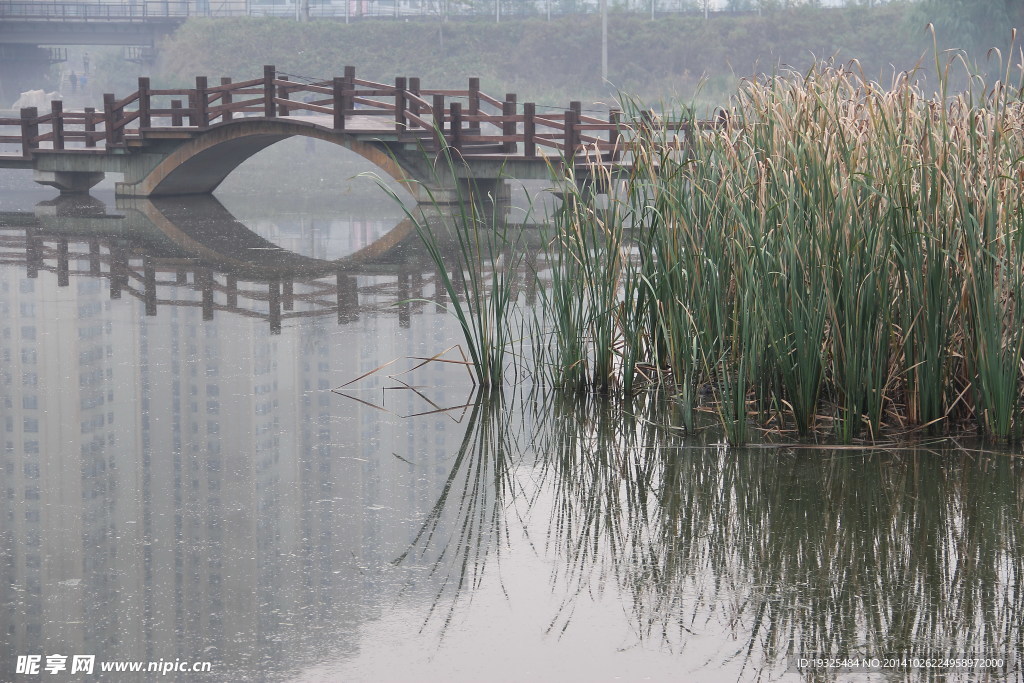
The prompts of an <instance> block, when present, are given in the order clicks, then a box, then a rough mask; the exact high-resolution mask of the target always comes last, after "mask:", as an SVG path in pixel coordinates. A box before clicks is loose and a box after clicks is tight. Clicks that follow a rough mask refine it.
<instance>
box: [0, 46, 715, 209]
mask: <svg viewBox="0 0 1024 683" xmlns="http://www.w3.org/2000/svg"><path fill="white" fill-rule="evenodd" d="M538 109H539V108H538V106H537V105H536V104H535V103H532V102H525V103H519V102H518V101H517V98H516V95H515V94H512V93H509V94H506V95H505V97H504V99H501V100H499V99H497V98H494V97H491V96H490V95H487V94H486V93H484V92H482V91H481V90H480V81H479V79H477V78H471V79H469V84H468V87H467V89H465V90H430V89H424V88H421V86H420V80H419V79H418V78H408V79H407V78H404V77H401V78H396V79H395V82H394V84H384V83H376V82H373V81H368V80H364V79H360V78H356V75H355V69H354V68H353V67H345V70H344V75H343V76H340V77H334V78H331V79H326V80H312V79H300V78H297V77H294V76H290V75H288V74H283V73H279V72H278V71H277V70H276V69H275V67H273V66H266V67H264V70H263V77H262V78H256V79H252V80H247V81H240V82H233V81H232V80H231V79H230V78H221V79H220V82H219V83H218V84H216V85H211V84H210V82H209V79H208V78H206V77H203V76H200V77H197V78H196V83H195V87H194V88H186V89H156V88H153V87H151V85H150V80H149V79H148V78H140V79H139V83H138V90H137V91H135V92H133V93H131V94H130V95H128V96H126V97H123V98H120V99H119V98H117V97H116V96H115V95H113V94H106V95H104V97H103V111H97V110H96V109H95V108H86V109H85V110H83V111H69V110H67V111H66V110H65V109H64V106H63V102H61V101H59V100H55V101H53V102H52V103H51V105H50V111H49V112H43V113H41V112H40V111H39V110H38V108H35V107H30V108H24V109H22V110H21V111H20V112H19V116H18V117H16V118H0V168H4V167H6V168H24V169H31V170H32V171H33V172H34V174H35V180H36V181H37V182H39V183H42V184H46V185H52V186H54V187H56V188H58V189H59V190H60V191H61V192H62V193H74V192H87V191H88V190H89V188H91V187H92V186H93V185H95V184H96V183H97V182H99V181H100V180H101V179H102V178H103V177H104V174H105V173H108V172H113V173H121V174H123V175H124V182H122V183H119V184H118V185H117V194H118V195H122V196H137V197H157V196H172V195H188V194H204V193H209V192H212V191H213V190H214V189H215V188H216V187H217V186H218V185H219V184H220V182H221V181H222V180H223V179H224V178H225V177H227V175H228V174H229V173H231V171H232V170H234V169H235V168H236V167H237V166H238V165H239V164H241V163H242V162H243V161H245V160H246V159H247V158H249V157H250V156H252V155H253V154H255V153H257V152H259V151H260V150H262V149H264V148H266V147H268V146H269V145H272V144H274V143H275V142H278V141H280V140H283V139H285V138H288V137H293V136H305V137H310V138H316V139H320V140H325V141H328V142H332V143H335V144H338V145H341V146H343V147H347V148H348V149H351V150H352V151H354V152H355V153H357V154H359V155H361V156H363V157H365V158H366V159H368V160H369V161H371V162H372V163H374V164H375V165H376V166H378V167H379V168H380V169H381V170H382V171H384V172H385V173H387V174H388V175H390V176H391V177H393V178H395V179H396V180H399V181H401V182H404V183H408V185H407V186H408V187H409V188H410V191H411V192H412V193H413V194H414V195H416V196H417V198H418V199H420V200H421V201H435V202H450V201H457V200H458V198H459V197H461V196H464V195H465V192H466V190H467V188H472V190H473V191H475V192H482V193H487V192H492V193H494V194H493V196H494V197H500V196H501V195H502V194H503V188H504V187H505V183H504V180H506V179H512V178H515V179H521V180H528V179H538V180H551V179H552V177H553V176H554V178H555V179H556V180H557V179H565V178H570V177H571V178H572V179H574V180H576V181H577V182H586V183H598V184H599V183H600V180H601V179H607V178H609V177H613V176H615V175H617V174H620V173H623V172H626V171H628V169H629V152H630V147H631V141H632V140H633V139H634V138H635V134H636V130H637V128H638V126H640V125H645V126H652V125H657V126H658V127H659V128H660V129H661V131H662V132H663V133H664V134H665V138H666V139H667V141H668V142H669V143H670V144H674V145H676V146H677V147H678V148H682V147H683V146H685V144H686V141H687V139H689V138H690V137H691V136H692V135H693V132H694V131H695V130H700V129H702V128H708V127H712V126H714V125H715V123H714V122H709V121H679V122H663V121H662V122H658V123H657V124H655V123H654V122H655V119H654V118H648V117H645V118H643V119H642V120H641V121H639V122H632V121H625V120H623V117H622V114H621V112H620V111H618V110H615V109H612V110H611V111H610V112H609V114H608V116H607V118H599V117H594V116H591V115H589V114H586V113H584V112H583V109H582V107H581V105H580V103H579V102H571V103H570V104H569V106H568V107H566V108H564V109H555V110H552V109H549V108H545V111H538ZM4 150H6V151H4Z"/></svg>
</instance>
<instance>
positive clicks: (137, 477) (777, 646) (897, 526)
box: [0, 174, 1024, 681]
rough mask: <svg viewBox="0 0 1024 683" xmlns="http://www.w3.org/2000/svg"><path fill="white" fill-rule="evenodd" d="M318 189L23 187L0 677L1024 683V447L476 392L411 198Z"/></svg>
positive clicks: (10, 290) (9, 257) (8, 311)
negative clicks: (789, 431) (840, 439)
mask: <svg viewBox="0 0 1024 683" xmlns="http://www.w3.org/2000/svg"><path fill="white" fill-rule="evenodd" d="M321 180H322V179H321ZM236 182H237V183H241V186H242V190H244V189H245V185H246V182H251V180H250V181H246V180H244V178H243V180H241V181H236ZM296 182H297V183H299V184H300V185H302V184H305V185H306V186H307V187H310V188H312V189H310V190H309V192H308V193H307V194H306V195H300V197H299V198H298V199H296V198H295V197H290V198H285V199H281V197H279V196H278V195H275V194H273V193H272V192H269V191H267V192H262V191H259V192H253V191H250V192H245V191H239V188H238V187H237V186H236V187H235V188H234V191H231V190H232V188H230V187H229V188H228V190H229V191H226V192H225V193H224V194H222V195H220V196H219V200H210V199H205V200H202V201H198V200H194V201H188V202H169V201H165V202H141V201H136V202H125V201H120V200H115V199H114V197H113V196H112V193H111V192H110V191H109V190H106V189H102V188H101V189H100V190H99V191H97V192H96V193H94V196H95V198H94V199H92V200H88V201H82V200H79V201H75V202H68V201H63V200H62V201H57V200H56V198H55V195H54V193H51V192H49V191H46V190H41V189H40V190H36V189H33V187H32V186H31V182H30V181H28V180H26V179H24V178H21V177H20V176H19V177H14V175H13V174H12V175H11V176H7V177H5V180H4V184H3V188H4V189H3V190H2V193H0V467H2V470H0V471H2V484H3V485H2V487H0V500H2V516H0V573H2V579H0V643H2V647H0V680H3V681H8V680H15V681H17V680H32V679H33V678H32V677H30V676H23V675H19V674H18V673H16V670H17V667H18V664H19V661H20V662H21V663H22V665H25V664H26V663H27V662H28V660H26V659H24V658H25V657H27V656H33V655H38V656H40V657H41V660H40V667H41V671H42V674H41V677H42V678H43V680H93V679H94V678H95V679H97V680H113V681H121V680H127V681H131V680H154V678H160V676H155V675H154V674H152V673H150V674H148V675H147V674H129V673H113V672H108V673H102V672H101V671H100V667H101V664H103V663H108V664H109V663H114V662H142V663H143V664H144V665H148V663H149V662H157V663H159V665H161V666H163V665H164V664H165V663H166V664H170V663H173V664H175V665H176V666H177V665H181V664H182V663H184V662H187V663H190V664H191V663H195V662H209V663H210V672H208V673H189V672H181V671H171V672H170V673H168V674H167V675H166V676H163V677H162V678H164V679H166V680H182V681H193V680H194V681H481V680H488V681H492V680H502V681H504V680H507V681H523V680H537V681H614V680H624V681H633V680H655V681H735V680H755V679H761V680H793V681H799V680H833V679H841V680H858V681H862V680H893V681H896V680H906V679H908V678H909V679H918V680H932V679H933V673H934V672H933V671H932V670H930V669H927V668H925V667H924V662H922V664H921V666H919V667H917V668H911V669H910V670H909V671H907V670H902V669H888V670H886V669H885V668H884V665H885V664H886V663H889V662H886V660H885V658H886V657H896V656H901V657H917V658H922V659H924V658H964V657H979V658H997V659H1000V660H1003V665H1002V666H1001V667H992V668H988V669H974V670H972V671H970V672H960V673H956V674H949V675H945V674H944V676H945V677H944V678H943V680H1004V679H1009V680H1019V679H1020V676H1021V673H1020V669H1019V662H1018V660H1017V658H1018V655H1019V653H1020V651H1021V650H1022V649H1024V555H1022V553H1024V546H1022V542H1024V528H1022V521H1024V485H1022V481H1024V480H1022V478H1021V474H1022V471H1021V470H1022V461H1021V459H1020V457H1019V452H1018V451H1010V450H1007V449H1000V448H992V447H989V446H986V445H985V444H981V443H978V442H974V441H971V440H967V439H965V440H960V441H935V442H923V443H918V444H914V445H908V446H904V447H900V448H890V449H883V448H875V449H856V448H842V449H834V448H828V447H823V446H813V445H807V444H804V445H802V446H801V445H793V444H790V445H782V446H778V445H776V446H771V447H769V446H764V445H762V446H755V447H751V448H746V449H739V450H737V449H728V448H726V447H725V446H723V445H722V444H721V443H720V441H721V439H720V438H719V436H718V435H717V433H716V432H715V430H714V429H713V428H708V429H705V430H702V431H698V432H697V433H693V434H686V433H685V432H683V431H682V430H681V429H679V428H677V427H675V426H674V425H675V424H676V422H677V420H676V419H675V417H674V415H673V411H672V409H671V406H667V405H665V403H664V402H662V401H659V400H655V399H649V398H640V399H637V400H635V401H632V402H628V403H622V402H615V401H603V400H599V399H597V398H593V397H591V398H578V397H576V398H574V397H566V396H559V395H556V394H552V393H550V392H545V391H543V390H542V389H541V388H538V387H530V386H527V385H519V386H510V387H507V388H506V390H505V391H503V392H502V393H501V394H500V395H499V396H489V397H484V398H481V397H480V396H478V395H477V394H476V393H475V392H474V390H473V387H472V385H471V382H470V380H469V378H468V375H467V372H466V369H465V367H463V366H461V365H459V364H458V363H443V362H439V361H437V360H435V361H433V362H427V363H425V364H424V363H423V361H422V360H418V359H423V358H429V357H433V356H435V355H437V354H443V356H442V358H444V359H449V360H458V359H459V355H458V349H453V348H452V347H453V346H454V345H455V344H457V343H458V342H459V332H458V328H457V326H456V325H455V324H454V323H453V320H452V319H451V318H450V317H449V316H448V315H447V314H446V313H445V312H444V311H443V310H441V308H440V306H439V305H441V306H443V304H444V303H445V297H444V296H443V293H442V292H441V291H440V289H439V287H438V277H437V274H436V271H435V270H434V268H433V266H432V264H431V263H430V262H429V260H428V259H427V258H426V257H425V255H424V254H423V253H422V250H421V249H419V248H418V243H417V238H416V236H415V234H414V233H413V232H411V231H410V229H409V225H408V224H403V214H402V211H401V210H400V209H399V208H398V207H396V206H394V205H392V204H390V203H389V202H388V200H386V199H383V198H382V197H381V196H379V195H373V194H372V192H371V191H370V190H367V189H366V187H365V185H360V186H359V189H357V190H349V189H347V190H345V191H344V192H339V191H337V189H336V188H335V189H327V190H324V189H323V188H322V187H320V186H319V185H318V184H317V183H316V182H312V181H308V182H307V181H302V180H298V181H296ZM328 184H329V183H328ZM371 190H372V188H371ZM320 192H326V193H327V194H330V195H331V200H330V201H321V199H320V198H318V193H320ZM337 259H342V261H341V262H339V263H331V261H335V260H337ZM343 385H344V386H343ZM332 389H337V391H332ZM56 655H60V656H62V657H67V660H66V667H67V668H66V669H64V670H60V671H59V672H58V673H56V674H53V675H49V674H47V673H46V670H45V667H46V664H47V657H48V656H56ZM73 655H92V656H94V657H95V660H94V666H95V671H94V673H93V674H92V675H82V674H79V673H76V674H74V675H72V674H71V673H70V669H71V665H72V660H71V657H72V656H73ZM814 656H820V657H834V658H843V659H858V660H859V661H860V664H863V663H864V659H865V658H867V659H868V660H869V662H868V666H867V667H866V668H864V667H862V668H861V669H860V670H859V671H857V672H848V671H847V672H844V671H843V670H842V669H835V668H833V669H827V670H826V669H824V668H817V669H815V668H813V667H810V668H808V667H805V668H804V671H803V673H801V672H799V671H796V670H795V669H794V668H793V667H792V666H791V664H792V661H791V658H792V657H808V658H810V657H814ZM19 658H20V660H19ZM872 658H877V659H878V662H877V664H876V663H874V662H871V661H870V660H871V659H872ZM62 661H63V660H61V659H60V658H59V657H58V658H56V659H54V660H52V662H51V663H53V664H57V665H59V664H61V663H62ZM847 663H849V662H847Z"/></svg>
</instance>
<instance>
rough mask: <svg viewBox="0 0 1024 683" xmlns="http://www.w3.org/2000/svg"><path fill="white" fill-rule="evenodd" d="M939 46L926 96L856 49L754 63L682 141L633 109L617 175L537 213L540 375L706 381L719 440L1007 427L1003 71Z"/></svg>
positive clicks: (1009, 123) (1011, 220)
mask: <svg viewBox="0 0 1024 683" xmlns="http://www.w3.org/2000/svg"><path fill="white" fill-rule="evenodd" d="M936 66H937V67H940V68H938V69H937V70H938V71H939V72H940V73H942V74H943V77H942V79H941V80H940V83H939V89H938V92H937V93H936V94H935V95H933V96H926V95H925V94H924V92H925V91H924V89H923V86H922V85H921V84H920V83H919V82H918V81H917V80H915V77H914V74H907V73H903V74H899V75H897V76H896V77H895V78H894V79H893V81H892V83H891V85H889V86H888V87H882V86H880V85H879V84H878V83H876V82H872V81H870V80H868V79H867V78H865V77H864V76H863V74H861V73H860V72H858V70H857V68H856V64H852V65H849V66H847V67H842V68H841V67H836V66H832V65H819V66H817V67H815V68H814V69H812V70H811V71H809V72H808V73H806V74H797V73H780V74H777V75H775V76H773V77H770V78H765V79H762V80H751V81H748V82H746V83H745V84H744V85H743V86H742V87H741V89H740V90H739V92H738V93H737V95H736V96H735V97H734V99H733V101H732V102H731V106H730V108H729V109H728V113H727V114H723V116H722V117H721V119H720V121H721V125H719V126H718V127H717V128H715V129H713V130H708V131H703V132H701V133H699V134H696V135H691V136H690V137H689V140H688V142H689V144H687V145H686V146H685V149H683V150H680V145H679V144H678V143H677V141H676V140H677V138H672V139H669V136H668V135H667V134H666V133H665V132H664V127H661V126H658V125H643V124H642V123H641V124H640V125H637V126H635V127H633V128H630V129H629V130H628V134H629V136H630V137H631V138H632V141H633V145H634V147H633V151H632V155H633V165H632V170H631V174H630V176H629V177H628V179H626V181H625V184H624V185H625V188H626V189H625V192H623V193H621V194H620V195H618V196H616V197H614V198H613V200H612V202H611V207H610V208H609V209H608V210H603V211H599V210H597V209H595V208H594V205H593V203H592V202H591V201H588V197H587V196H586V192H587V189H586V187H585V186H584V185H583V184H582V183H579V184H577V186H579V187H580V188H581V189H579V190H577V195H576V196H572V194H571V193H570V197H569V198H568V200H567V201H566V202H565V207H564V210H563V211H562V212H561V214H560V215H559V216H558V217H557V218H556V220H555V222H554V226H553V234H552V236H551V239H550V241H549V248H548V253H547V259H546V262H547V267H548V270H547V271H546V272H545V273H544V277H545V279H546V283H545V287H546V289H544V291H545V295H544V296H543V297H542V309H541V312H540V313H539V314H538V315H537V318H536V320H537V324H536V326H535V330H534V332H535V334H536V335H537V336H538V337H539V338H543V339H544V340H545V342H544V343H543V344H539V345H537V344H535V346H537V348H536V350H535V353H534V354H533V356H532V357H533V359H534V361H535V362H536V363H537V364H538V365H539V366H541V367H542V368H544V369H545V370H546V372H545V373H544V376H545V377H546V378H547V380H548V381H549V382H550V383H551V384H553V385H555V386H560V387H564V388H566V389H575V390H579V389H584V388H588V389H592V390H597V391H603V392H615V391H622V392H625V393H631V392H634V391H636V390H637V389H638V388H641V387H643V386H645V385H650V384H657V385H661V386H666V387H670V388H671V389H672V391H673V392H674V394H675V396H676V398H677V400H678V401H680V402H681V403H682V404H683V414H684V415H692V412H693V410H694V409H695V408H697V407H698V406H699V404H700V403H701V397H702V395H703V396H704V397H707V398H709V399H710V400H709V401H708V404H709V405H713V406H714V407H715V409H716V410H717V413H718V415H719V416H720V419H721V422H722V425H723V427H724V429H725V432H726V435H727V437H728V440H729V441H730V442H731V443H733V444H742V443H744V442H745V441H746V440H747V438H748V429H749V426H750V425H751V424H752V423H753V421H754V420H756V421H758V422H759V423H760V424H761V425H762V426H764V427H769V428H775V429H785V430H795V431H796V432H798V433H799V434H801V435H807V434H810V433H812V432H815V431H821V430H826V431H829V430H831V431H832V432H833V433H834V435H835V438H837V439H838V440H839V441H841V442H844V443H847V442H850V441H852V440H854V439H858V438H865V437H866V438H876V437H877V436H878V435H879V434H880V433H881V432H882V430H884V429H898V430H901V431H911V430H930V431H936V430H963V429H973V428H977V429H978V430H980V431H981V432H982V433H984V434H985V435H987V436H989V437H991V438H995V439H1008V440H1015V441H1016V440H1019V439H1020V438H1021V436H1022V426H1024V421H1022V401H1021V391H1022V386H1024V382H1022V379H1024V375H1022V350H1024V307H1022V306H1020V305H1019V304H1018V302H1020V301H1021V300H1022V295H1024V291H1022V287H1024V233H1022V226H1024V189H1022V182H1024V135H1022V133H1024V105H1022V102H1021V94H1022V88H1024V82H1022V80H1021V78H1020V74H1019V69H1017V70H1011V69H1010V68H1009V67H1007V69H1006V72H1005V78H1004V79H1002V80H1000V81H998V82H996V83H994V84H993V85H991V86H986V85H985V84H984V83H981V82H980V81H979V80H977V79H974V80H973V81H972V84H973V87H972V88H971V89H970V90H968V91H966V92H961V93H957V94H951V93H947V92H946V89H945V85H944V84H945V83H946V82H948V80H949V72H950V70H951V69H953V68H966V65H965V64H964V63H963V62H962V60H960V59H959V58H954V59H952V60H950V62H949V63H947V64H945V65H942V64H937V65H936ZM628 109H632V111H627V114H632V116H627V117H625V119H626V120H633V121H641V122H643V121H645V120H646V121H649V120H651V117H650V115H649V114H648V115H646V116H645V115H644V112H642V111H641V110H640V107H639V105H636V104H635V103H627V110H628ZM655 122H657V121H656V119H655Z"/></svg>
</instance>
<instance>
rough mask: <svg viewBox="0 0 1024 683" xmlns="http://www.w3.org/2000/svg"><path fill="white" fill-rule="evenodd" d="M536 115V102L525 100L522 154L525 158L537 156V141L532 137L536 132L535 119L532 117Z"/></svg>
mask: <svg viewBox="0 0 1024 683" xmlns="http://www.w3.org/2000/svg"><path fill="white" fill-rule="evenodd" d="M536 116H537V105H536V104H534V103H533V102H527V103H526V104H524V105H523V154H524V155H526V158H527V159H533V158H535V157H536V156H537V143H536V142H535V141H534V137H533V136H534V135H535V134H536V132H537V121H536V120H535V119H534V117H536Z"/></svg>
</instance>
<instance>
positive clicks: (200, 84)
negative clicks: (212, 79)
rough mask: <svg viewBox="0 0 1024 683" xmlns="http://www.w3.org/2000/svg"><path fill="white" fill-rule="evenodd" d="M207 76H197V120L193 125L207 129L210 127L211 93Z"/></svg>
mask: <svg viewBox="0 0 1024 683" xmlns="http://www.w3.org/2000/svg"><path fill="white" fill-rule="evenodd" d="M207 88H208V86H207V83H206V76H196V101H195V113H196V115H195V119H194V120H193V125H195V126H198V127H199V128H206V127H207V126H209V125H210V109H209V99H208V98H209V93H208V91H207Z"/></svg>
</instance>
